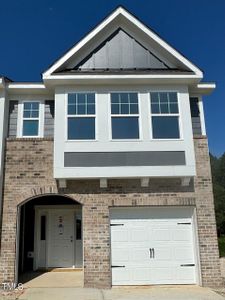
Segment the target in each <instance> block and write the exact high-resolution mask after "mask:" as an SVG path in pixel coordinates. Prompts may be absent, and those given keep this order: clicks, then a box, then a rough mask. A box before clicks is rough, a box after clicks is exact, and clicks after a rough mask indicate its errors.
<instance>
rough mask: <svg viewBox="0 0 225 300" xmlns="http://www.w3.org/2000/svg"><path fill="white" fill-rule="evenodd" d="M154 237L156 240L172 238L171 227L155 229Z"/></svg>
mask: <svg viewBox="0 0 225 300" xmlns="http://www.w3.org/2000/svg"><path fill="white" fill-rule="evenodd" d="M159 226H160V225H159ZM152 239H153V240H154V241H169V240H171V232H170V229H153V232H152Z"/></svg>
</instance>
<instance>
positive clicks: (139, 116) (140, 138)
mask: <svg viewBox="0 0 225 300" xmlns="http://www.w3.org/2000/svg"><path fill="white" fill-rule="evenodd" d="M112 93H115V94H116V93H118V94H122V93H136V94H137V96H138V114H112V112H111V94H112ZM108 104H109V105H108V107H109V110H108V111H109V118H108V119H109V124H108V125H109V126H108V128H109V141H110V142H137V141H138V142H140V141H142V140H143V137H142V128H141V125H142V122H141V113H140V109H141V105H140V92H139V91H110V92H109V93H108ZM113 117H137V118H138V134H139V138H138V139H113V138H112V118H113Z"/></svg>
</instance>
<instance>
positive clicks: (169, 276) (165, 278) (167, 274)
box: [151, 267, 174, 284]
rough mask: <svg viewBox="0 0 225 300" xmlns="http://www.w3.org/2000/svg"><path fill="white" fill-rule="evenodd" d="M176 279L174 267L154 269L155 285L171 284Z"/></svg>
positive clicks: (152, 278) (153, 280) (152, 276)
mask: <svg viewBox="0 0 225 300" xmlns="http://www.w3.org/2000/svg"><path fill="white" fill-rule="evenodd" d="M173 278H174V269H173V268H172V267H170V268H168V267H154V269H152V273H151V281H152V283H154V284H157V283H158V282H160V283H166V282H171V281H172V280H173Z"/></svg>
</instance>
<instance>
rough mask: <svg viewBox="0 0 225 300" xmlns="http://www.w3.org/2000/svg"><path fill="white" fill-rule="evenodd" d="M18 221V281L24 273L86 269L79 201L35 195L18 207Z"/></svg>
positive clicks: (52, 195)
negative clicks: (84, 266)
mask: <svg viewBox="0 0 225 300" xmlns="http://www.w3.org/2000/svg"><path fill="white" fill-rule="evenodd" d="M17 224H18V226H17V264H16V265H17V267H16V269H17V271H16V275H17V279H18V282H19V280H20V278H24V274H25V273H32V272H36V274H37V273H38V272H46V271H49V270H53V269H54V270H55V269H61V270H62V269H65V270H68V271H69V270H72V269H81V268H83V234H82V205H81V204H80V203H78V202H76V201H75V200H73V199H72V198H70V197H67V196H62V195H54V194H50V195H41V196H37V197H33V198H32V199H28V200H27V201H25V202H23V203H22V204H20V205H19V206H18V222H17ZM33 274H34V275H35V273H33Z"/></svg>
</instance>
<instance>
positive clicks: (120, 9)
mask: <svg viewBox="0 0 225 300" xmlns="http://www.w3.org/2000/svg"><path fill="white" fill-rule="evenodd" d="M119 14H122V15H123V16H124V17H125V18H127V19H130V18H133V19H134V20H132V21H133V23H134V24H135V21H137V22H139V26H138V25H137V24H136V26H138V27H141V26H143V27H144V28H146V29H147V31H149V32H145V33H146V34H148V35H149V33H151V34H152V35H154V36H153V37H151V38H152V39H154V40H155V41H156V42H157V43H159V44H161V46H162V47H164V48H166V50H167V51H168V52H170V53H171V54H172V55H173V56H175V57H176V58H177V59H178V60H181V61H182V59H183V60H185V62H183V61H182V63H183V64H184V65H186V66H188V67H189V68H190V69H192V68H194V69H195V73H196V74H198V75H199V76H201V77H203V72H202V71H201V70H200V69H199V68H198V67H197V66H196V65H194V64H193V63H192V62H190V61H189V60H188V59H187V58H186V57H185V56H184V55H183V54H182V53H181V52H179V51H177V50H176V49H175V48H174V47H172V46H170V45H169V44H168V43H167V42H166V41H165V40H164V39H162V38H161V37H160V36H159V35H158V34H157V33H156V32H155V31H154V30H152V29H151V28H150V27H148V26H147V25H145V24H144V23H143V22H142V21H140V20H139V19H138V18H137V17H136V16H135V15H134V14H132V13H130V12H129V11H128V10H127V9H125V8H124V7H123V6H119V7H117V8H116V9H115V10H113V11H112V12H111V13H110V14H109V15H108V16H107V17H105V18H104V19H103V20H102V21H101V22H99V23H98V24H97V25H96V26H95V27H94V28H93V29H92V30H91V31H89V32H88V33H87V34H86V35H85V36H84V37H83V38H81V39H80V40H79V41H78V42H77V43H76V44H74V45H73V46H72V47H71V48H70V49H69V50H68V51H66V52H65V54H63V55H62V56H61V57H60V58H59V59H57V60H56V61H55V62H54V63H53V64H51V66H50V67H49V68H48V69H47V70H46V71H44V72H43V73H42V77H43V78H46V77H47V76H49V75H50V74H51V73H52V72H54V71H55V70H56V69H57V68H58V67H59V66H55V68H53V66H54V65H56V64H59V62H60V61H61V60H63V59H64V61H63V62H62V64H63V63H64V62H65V61H66V59H69V58H70V57H71V56H72V55H73V54H74V53H75V52H76V51H77V50H79V49H80V48H81V47H82V46H83V45H84V44H86V43H87V42H88V41H89V40H90V39H92V38H93V37H94V36H95V35H96V34H97V33H98V32H99V31H100V30H101V28H100V27H104V26H105V25H107V24H104V23H105V22H106V21H107V22H108V23H110V22H111V21H112V20H113V18H112V17H113V15H115V16H114V18H115V17H116V16H118V15H119ZM126 15H127V16H126ZM110 18H111V19H110ZM132 21H131V20H130V22H132ZM142 30H143V29H142ZM92 35H93V36H92ZM157 39H158V40H157ZM79 44H82V45H80V48H79V47H78V46H79ZM162 44H164V45H162ZM76 48H78V49H76ZM167 48H169V50H170V51H169V50H168V49H167ZM72 50H74V51H73V53H72V54H71V55H70V52H72ZM172 52H173V53H172ZM177 55H178V56H180V58H178V57H177ZM65 56H68V57H65Z"/></svg>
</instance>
